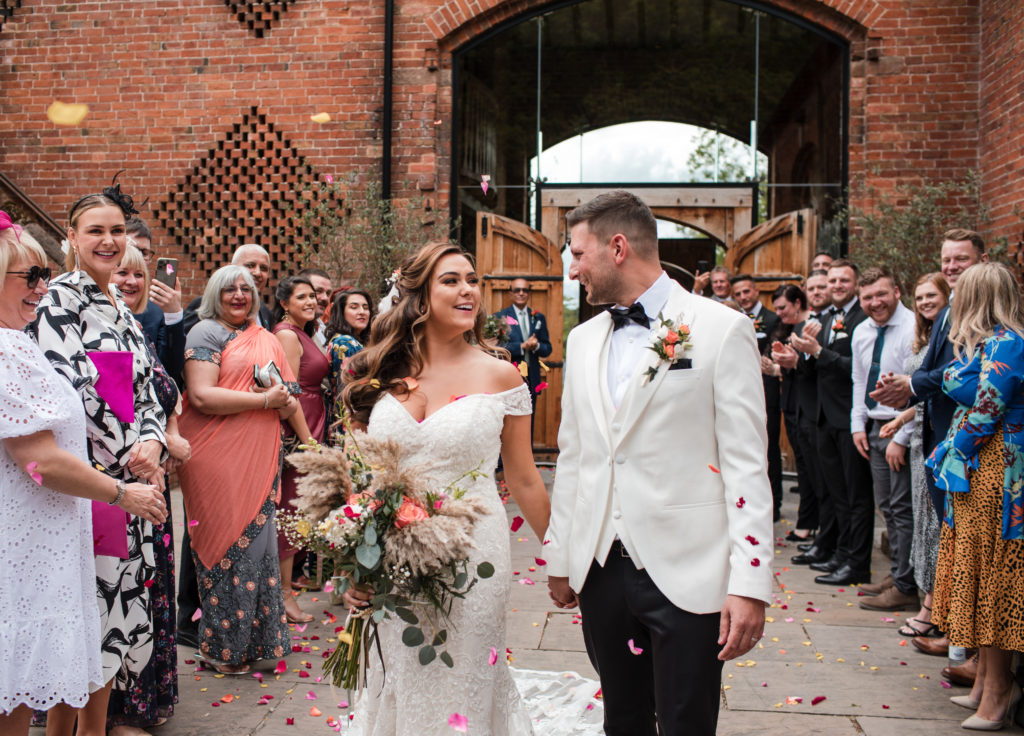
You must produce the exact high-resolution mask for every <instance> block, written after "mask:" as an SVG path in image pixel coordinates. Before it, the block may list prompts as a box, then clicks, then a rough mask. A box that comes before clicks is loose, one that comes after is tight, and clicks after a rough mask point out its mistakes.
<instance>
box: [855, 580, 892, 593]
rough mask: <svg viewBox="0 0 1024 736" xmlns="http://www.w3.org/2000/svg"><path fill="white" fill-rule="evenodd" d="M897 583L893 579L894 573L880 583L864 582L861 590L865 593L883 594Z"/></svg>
mask: <svg viewBox="0 0 1024 736" xmlns="http://www.w3.org/2000/svg"><path fill="white" fill-rule="evenodd" d="M895 585H896V581H895V580H893V579H892V575H886V576H885V580H883V581H882V582H880V583H864V585H862V586H860V592H861V593H863V594H864V595H881V594H882V593H884V592H885V591H887V590H888V589H889V588H892V587H893V586H895Z"/></svg>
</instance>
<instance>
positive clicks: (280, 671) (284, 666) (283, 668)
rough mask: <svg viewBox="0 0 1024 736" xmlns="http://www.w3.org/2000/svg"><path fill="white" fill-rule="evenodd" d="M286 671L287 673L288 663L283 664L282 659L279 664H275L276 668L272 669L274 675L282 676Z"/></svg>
mask: <svg viewBox="0 0 1024 736" xmlns="http://www.w3.org/2000/svg"><path fill="white" fill-rule="evenodd" d="M287 671H288V663H287V662H285V661H284V660H283V659H282V660H281V661H280V662H278V663H277V666H276V667H274V674H275V675H280V674H284V673H285V672H287Z"/></svg>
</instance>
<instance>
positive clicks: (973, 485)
mask: <svg viewBox="0 0 1024 736" xmlns="http://www.w3.org/2000/svg"><path fill="white" fill-rule="evenodd" d="M949 338H950V340H951V341H952V343H953V347H954V354H955V356H956V357H955V359H954V362H953V363H951V364H950V366H949V367H948V368H946V372H945V378H944V379H943V391H945V392H946V393H947V394H948V395H949V396H950V397H952V398H953V400H955V401H956V402H957V404H958V406H957V410H956V413H955V415H954V417H953V422H952V424H951V425H950V430H949V434H947V435H946V439H944V440H943V441H942V442H940V443H939V444H938V446H936V448H935V451H934V452H933V453H932V454H931V456H930V457H929V458H928V460H927V461H926V462H925V464H926V466H927V467H929V468H931V469H932V470H933V471H934V474H935V482H936V485H938V487H939V488H941V489H942V490H943V491H945V492H946V506H945V518H944V523H943V527H942V538H941V542H940V547H939V561H938V569H937V571H936V576H935V611H934V621H935V624H936V626H938V627H939V628H940V629H942V630H943V631H946V632H947V633H948V635H949V640H950V642H951V643H952V644H953V645H956V646H963V647H979V648H980V661H979V664H978V674H977V679H976V680H975V683H974V687H973V688H972V689H971V693H970V695H962V696H956V697H954V698H952V700H953V702H954V703H956V704H957V705H962V706H964V707H966V708H970V709H972V710H976V711H977V712H976V713H975V714H973V715H971V716H970V717H969V718H968V719H967V720H965V721H964V722H963V723H962V724H961V725H962V726H963V727H964V728H967V729H973V730H984V731H992V730H998V729H999V728H1000V727H1005V726H1007V725H1010V724H1012V723H1013V715H1014V711H1015V710H1016V705H1017V703H1018V701H1019V700H1020V696H1021V689H1020V686H1019V685H1017V684H1016V683H1015V682H1014V680H1013V678H1012V676H1011V674H1010V661H1011V656H1012V655H1013V653H1014V652H1024V630H1022V629H1021V626H1020V621H1021V620H1024V525H1022V524H1021V517H1022V516H1024V499H1022V498H1021V493H1020V488H1021V484H1022V483H1024V447H1022V445H1024V310H1022V308H1021V297H1020V290H1019V286H1018V284H1017V281H1016V279H1015V278H1014V276H1013V274H1011V273H1010V271H1009V269H1007V268H1006V267H1005V266H1003V265H1002V264H998V263H981V264H977V265H974V266H971V267H970V268H968V269H967V270H966V271H964V272H963V274H962V275H961V276H960V277H959V279H958V281H957V287H956V298H955V299H954V300H953V302H952V319H951V326H950V331H949Z"/></svg>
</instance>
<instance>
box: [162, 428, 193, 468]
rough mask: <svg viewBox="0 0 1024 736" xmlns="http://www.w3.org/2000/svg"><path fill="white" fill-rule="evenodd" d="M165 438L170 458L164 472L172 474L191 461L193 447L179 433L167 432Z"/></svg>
mask: <svg viewBox="0 0 1024 736" xmlns="http://www.w3.org/2000/svg"><path fill="white" fill-rule="evenodd" d="M164 438H165V439H166V440H167V452H168V453H170V457H169V458H167V462H165V463H164V470H166V471H167V472H168V473H170V472H173V471H174V470H176V469H177V468H178V466H179V465H183V464H184V463H186V462H188V461H189V459H190V458H191V457H192V446H191V445H190V444H189V442H188V440H187V439H185V438H184V437H182V436H181V435H180V434H178V433H177V432H167V433H166V434H165V435H164Z"/></svg>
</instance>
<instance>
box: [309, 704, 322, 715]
mask: <svg viewBox="0 0 1024 736" xmlns="http://www.w3.org/2000/svg"><path fill="white" fill-rule="evenodd" d="M309 714H310V715H311V716H313V717H314V718H319V717H320V716H322V715H323V713H321V712H320V709H319V708H317V707H316V706H315V705H314V706H313V707H312V708H310V709H309Z"/></svg>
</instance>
